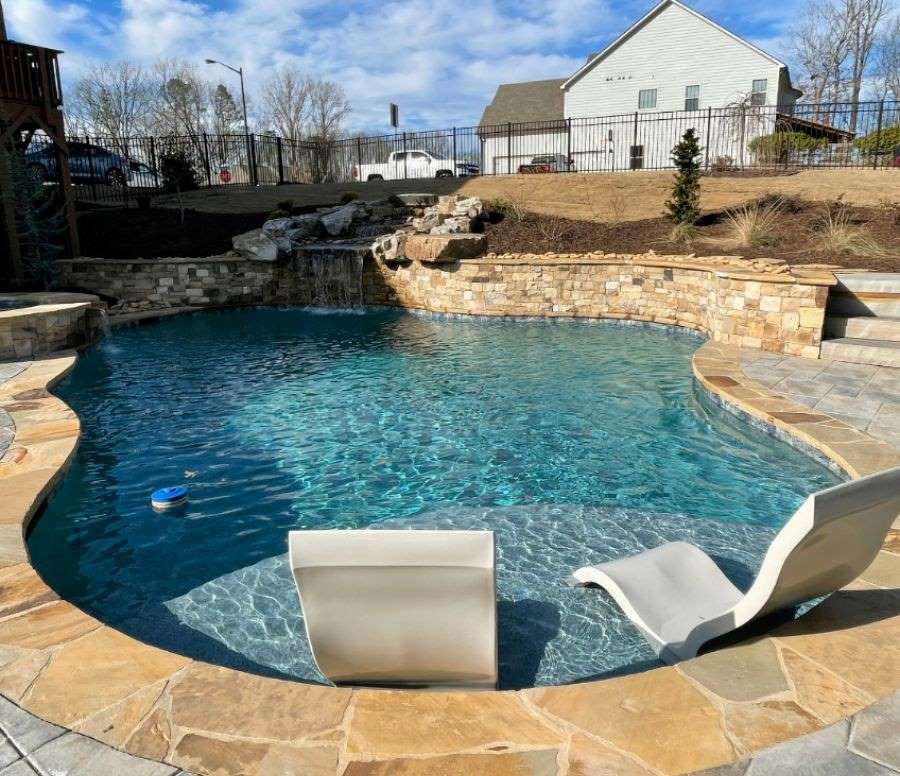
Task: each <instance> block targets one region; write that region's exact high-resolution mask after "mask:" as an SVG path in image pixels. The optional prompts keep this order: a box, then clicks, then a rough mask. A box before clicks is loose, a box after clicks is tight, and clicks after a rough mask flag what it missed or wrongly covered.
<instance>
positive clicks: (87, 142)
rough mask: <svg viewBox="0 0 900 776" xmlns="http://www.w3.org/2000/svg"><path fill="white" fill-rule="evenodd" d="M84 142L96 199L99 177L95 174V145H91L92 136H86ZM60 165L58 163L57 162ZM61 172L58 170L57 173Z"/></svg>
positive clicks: (89, 174) (92, 189) (93, 195)
mask: <svg viewBox="0 0 900 776" xmlns="http://www.w3.org/2000/svg"><path fill="white" fill-rule="evenodd" d="M84 144H85V148H86V149H87V160H88V178H89V179H90V181H91V196H92V197H93V198H94V199H97V179H96V176H95V175H94V147H93V146H92V145H91V136H90V135H85V136H84ZM57 165H58V163H57ZM58 174H59V173H58V172H57V175H58Z"/></svg>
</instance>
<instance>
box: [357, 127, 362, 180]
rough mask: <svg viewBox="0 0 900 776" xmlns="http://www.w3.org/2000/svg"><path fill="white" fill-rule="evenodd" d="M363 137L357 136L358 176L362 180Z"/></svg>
mask: <svg viewBox="0 0 900 776" xmlns="http://www.w3.org/2000/svg"><path fill="white" fill-rule="evenodd" d="M362 163H363V162H362V138H360V137H359V135H357V136H356V177H357V180H362Z"/></svg>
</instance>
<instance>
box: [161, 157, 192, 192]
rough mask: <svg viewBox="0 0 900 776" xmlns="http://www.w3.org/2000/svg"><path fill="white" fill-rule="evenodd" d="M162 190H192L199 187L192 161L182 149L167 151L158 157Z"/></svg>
mask: <svg viewBox="0 0 900 776" xmlns="http://www.w3.org/2000/svg"><path fill="white" fill-rule="evenodd" d="M159 174H160V177H161V178H162V187H163V191H166V192H169V193H172V192H176V191H193V190H194V189H199V188H200V178H199V177H198V176H197V170H196V168H195V167H194V163H193V162H192V161H191V160H190V159H189V158H188V155H187V154H186V153H185V152H184V151H168V152H166V153H164V154H161V155H160V157H159Z"/></svg>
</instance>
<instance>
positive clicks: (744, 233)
mask: <svg viewBox="0 0 900 776" xmlns="http://www.w3.org/2000/svg"><path fill="white" fill-rule="evenodd" d="M783 207H784V200H783V199H782V198H781V197H778V196H775V197H766V198H764V199H758V200H754V201H753V202H748V203H747V204H746V205H741V206H740V207H737V208H729V209H728V210H727V211H726V213H725V222H726V227H727V229H728V232H729V234H728V238H727V239H728V240H729V241H730V242H731V243H732V244H733V245H734V246H736V247H747V248H760V247H763V246H766V245H773V244H774V243H775V239H776V231H777V228H778V216H779V214H780V213H781V210H782V208H783Z"/></svg>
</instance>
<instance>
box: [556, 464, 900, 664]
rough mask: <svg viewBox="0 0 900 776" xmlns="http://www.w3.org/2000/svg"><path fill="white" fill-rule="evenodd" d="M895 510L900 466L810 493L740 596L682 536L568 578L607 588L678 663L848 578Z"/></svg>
mask: <svg viewBox="0 0 900 776" xmlns="http://www.w3.org/2000/svg"><path fill="white" fill-rule="evenodd" d="M898 515H900V467H897V468H894V469H888V470H886V471H883V472H879V473H878V474H873V475H870V476H868V477H863V478H862V479H859V480H855V481H853V482H847V483H843V484H841V485H836V486H835V487H832V488H827V489H826V490H820V491H819V492H817V493H813V494H812V495H811V496H809V497H808V498H807V499H806V501H804V502H803V504H802V505H801V506H800V508H799V509H798V510H797V511H796V512H795V513H794V515H793V517H791V519H790V520H789V521H788V522H787V525H785V526H784V528H782V529H781V531H780V532H779V533H778V535H777V536H776V537H775V539H774V540H773V542H772V544H771V546H770V547H769V550H768V552H766V556H765V558H764V559H763V562H762V566H761V567H760V571H759V574H758V576H757V577H756V580H755V581H754V583H753V585H752V586H751V587H750V589H749V590H748V591H747V593H746V594H744V593H741V591H740V590H738V589H737V588H736V587H735V586H734V585H733V584H732V583H731V582H730V581H729V580H728V578H727V577H726V576H725V575H724V574H723V573H722V572H721V571H720V570H719V568H718V567H717V566H716V564H715V562H714V561H713V560H712V558H710V557H709V556H708V555H707V554H706V553H705V552H703V550H701V549H699V548H698V547H695V546H693V545H691V544H687V543H685V542H670V543H668V544H663V545H661V546H660V547H656V548H654V549H652V550H647V551H646V552H642V553H640V554H639V555H635V556H633V557H630V558H624V559H622V560H615V561H611V562H609V563H602V564H600V565H598V566H583V567H582V568H580V569H578V570H577V571H576V572H575V573H574V575H573V577H572V582H573V583H574V584H575V585H579V586H599V587H602V588H604V589H605V590H607V591H608V592H609V594H610V595H611V596H612V597H613V599H614V600H615V601H616V603H618V604H619V606H620V607H622V610H623V611H624V612H625V614H626V615H627V616H628V618H629V619H630V620H631V621H632V622H633V623H634V624H635V625H636V626H637V627H638V628H639V629H640V631H641V632H642V633H643V634H644V637H645V638H646V639H647V641H648V642H650V644H651V645H652V647H653V648H654V650H655V651H656V653H657V655H659V657H660V659H662V660H664V661H666V662H668V663H675V662H678V661H679V660H686V659H688V658H692V657H694V656H695V655H696V654H697V653H698V652H699V651H700V649H701V648H702V647H703V646H704V645H705V644H707V643H708V642H710V641H711V640H713V639H716V638H719V637H721V636H724V635H726V634H729V633H731V632H732V631H734V630H736V629H738V628H741V627H742V626H744V625H747V624H748V623H750V622H751V621H753V620H755V619H758V618H760V617H762V616H764V615H767V614H771V613H774V612H777V611H779V610H784V609H788V608H790V607H792V606H794V605H796V604H799V603H802V602H803V601H809V600H811V599H813V598H817V597H819V596H823V595H827V594H829V593H833V592H834V591H836V590H838V589H840V588H841V587H843V586H844V585H846V584H848V583H849V582H852V581H853V580H854V579H856V577H858V576H859V575H860V574H861V573H862V572H863V571H865V570H866V568H868V566H869V565H870V564H871V563H872V561H874V560H875V557H876V556H877V554H878V551H879V550H880V549H881V546H882V544H883V542H884V539H885V536H886V535H887V532H888V530H889V529H890V527H891V525H892V524H893V522H894V521H895V520H896V519H897V517H898Z"/></svg>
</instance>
